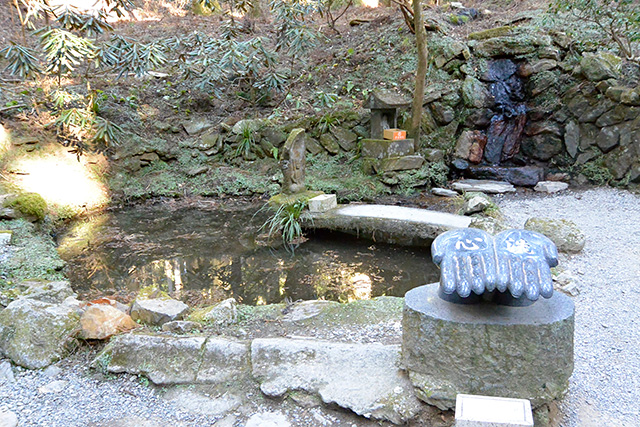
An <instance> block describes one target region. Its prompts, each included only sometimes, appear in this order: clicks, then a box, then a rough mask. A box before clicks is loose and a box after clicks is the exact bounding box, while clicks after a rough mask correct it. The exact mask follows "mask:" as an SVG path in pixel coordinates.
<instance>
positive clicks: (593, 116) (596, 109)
mask: <svg viewBox="0 0 640 427" xmlns="http://www.w3.org/2000/svg"><path fill="white" fill-rule="evenodd" d="M615 107H616V103H614V102H613V101H611V100H610V99H608V98H605V99H601V100H599V101H598V102H597V103H595V104H593V103H591V102H590V103H589V104H588V105H587V108H586V111H585V112H584V113H582V114H580V115H579V116H578V122H579V123H593V122H595V121H597V120H598V119H599V118H600V117H601V116H603V115H604V114H606V113H608V112H609V111H611V110H612V109H613V108H615ZM623 107H624V106H623ZM607 117H608V116H607ZM605 120H606V121H607V122H609V121H610V120H611V119H609V118H605ZM610 124H612V123H610ZM598 126H600V125H598Z"/></svg>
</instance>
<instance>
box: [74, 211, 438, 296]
mask: <svg viewBox="0 0 640 427" xmlns="http://www.w3.org/2000/svg"><path fill="white" fill-rule="evenodd" d="M145 215H153V212H147V213H145ZM189 218H191V217H185V218H184V219H183V220H184V221H185V223H184V224H183V223H175V221H177V220H175V218H173V220H175V221H174V222H172V217H171V216H169V217H167V216H158V217H157V218H156V217H151V219H146V220H143V218H142V217H140V216H139V215H138V216H134V217H133V220H128V221H129V222H130V224H128V225H127V224H125V223H124V220H123V221H121V222H120V223H118V221H115V225H114V224H113V223H112V222H110V221H111V220H109V221H107V216H104V217H102V218H99V221H97V222H96V223H95V224H86V223H85V224H81V225H82V227H84V228H82V227H81V228H77V229H74V230H76V231H73V230H72V232H70V233H67V234H66V235H65V236H64V237H63V239H62V240H61V249H62V250H61V252H62V251H66V255H65V256H63V258H64V259H66V260H67V261H68V262H69V264H68V268H67V273H68V274H69V276H70V278H71V279H72V283H74V286H78V287H79V288H83V287H84V289H87V288H93V289H94V290H95V292H94V293H92V294H91V295H92V296H102V295H113V294H116V295H122V296H126V297H132V296H134V295H135V292H136V291H137V290H138V289H140V288H146V287H149V286H153V287H156V288H157V289H158V290H161V291H165V292H168V293H170V294H172V296H174V297H177V298H180V299H182V300H184V301H186V302H188V303H192V304H198V303H213V302H216V301H221V300H223V299H225V298H228V297H230V296H233V297H235V298H236V299H238V300H239V301H240V302H242V303H245V304H252V305H255V304H266V303H277V302H282V301H283V300H285V299H291V300H294V301H295V300H299V299H302V300H309V299H316V298H321V299H326V300H336V301H352V300H356V299H367V298H371V297H375V296H378V295H398V296H400V295H403V294H404V292H406V291H407V290H408V289H410V288H412V287H415V286H417V285H421V284H424V283H427V280H429V279H431V276H434V277H437V273H435V274H434V273H432V272H430V271H429V268H428V267H426V266H425V263H426V261H425V260H424V258H425V257H426V256H427V255H428V254H427V255H425V254H422V253H420V252H419V251H418V252H416V251H415V250H409V249H405V248H393V247H386V246H384V245H378V244H370V243H369V244H368V245H363V244H362V242H361V241H355V240H353V241H344V239H341V238H338V239H336V238H335V237H332V238H330V239H322V238H314V239H312V240H310V241H308V242H306V243H305V244H303V245H301V246H300V247H299V248H298V249H297V250H296V251H295V254H294V255H292V254H290V253H288V252H286V251H285V250H275V249H269V248H264V247H260V248H256V245H255V241H254V239H253V235H251V236H250V237H251V238H249V237H247V236H249V234H248V233H247V230H248V229H249V228H250V224H249V222H248V221H244V220H243V219H242V218H241V217H240V218H234V222H233V224H232V223H231V222H229V221H230V220H229V219H228V218H225V219H224V221H222V220H220V218H217V219H216V221H218V222H217V223H216V224H218V225H220V224H224V225H225V226H228V227H229V228H225V227H218V226H216V227H209V225H210V224H209V223H207V222H206V221H205V220H198V219H196V220H194V219H193V218H191V219H189ZM194 221H195V222H196V223H197V224H195V225H194ZM243 221H244V222H243ZM141 222H142V224H141ZM227 223H228V224H227ZM237 223H239V225H238V224H237ZM96 224H97V225H96ZM194 226H197V227H199V228H198V229H197V230H198V231H197V232H196V231H192V230H193V229H192V228H189V227H194ZM233 227H235V228H233ZM242 227H244V228H242ZM256 229H257V228H256ZM96 230H97V231H96ZM202 230H206V231H202ZM253 231H254V232H255V230H253ZM432 270H434V271H435V267H433V268H432ZM436 280H437V279H436Z"/></svg>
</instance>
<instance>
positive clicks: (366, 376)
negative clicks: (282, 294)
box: [251, 338, 420, 423]
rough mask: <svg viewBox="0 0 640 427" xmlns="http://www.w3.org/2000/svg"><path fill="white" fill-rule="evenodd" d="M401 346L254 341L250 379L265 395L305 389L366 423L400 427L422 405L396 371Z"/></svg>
mask: <svg viewBox="0 0 640 427" xmlns="http://www.w3.org/2000/svg"><path fill="white" fill-rule="evenodd" d="M399 359H400V348H399V346H393V345H390V346H384V345H381V344H345V343H330V342H322V341H313V340H291V339H281V338H272V339H256V340H254V341H253V343H252V345H251V364H252V366H253V375H254V377H255V378H257V379H258V381H260V389H261V390H262V392H263V393H265V394H266V395H267V396H283V395H285V394H286V393H287V392H290V391H295V390H303V391H305V392H307V393H313V394H318V395H319V396H320V398H321V399H322V401H323V402H325V403H327V404H336V405H338V406H341V407H343V408H347V409H350V410H352V411H353V412H355V413H356V414H358V415H361V416H364V417H366V418H374V419H382V420H388V421H391V422H394V423H403V422H406V421H407V420H409V419H411V418H413V417H414V416H415V415H416V414H417V413H418V411H419V410H420V404H419V402H418V401H417V399H416V398H415V396H414V395H413V392H412V387H411V384H410V383H409V381H408V379H407V377H406V376H405V375H404V373H403V372H402V371H401V370H400V368H399V365H398V362H399Z"/></svg>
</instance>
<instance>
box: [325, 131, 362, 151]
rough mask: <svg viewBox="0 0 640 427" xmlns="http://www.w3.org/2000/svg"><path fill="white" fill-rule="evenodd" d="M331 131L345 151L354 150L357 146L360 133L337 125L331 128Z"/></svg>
mask: <svg viewBox="0 0 640 427" xmlns="http://www.w3.org/2000/svg"><path fill="white" fill-rule="evenodd" d="M331 133H332V134H333V136H335V138H336V140H337V141H338V145H339V146H340V147H341V148H342V149H343V150H344V151H353V149H355V148H356V141H357V140H358V135H356V134H355V133H354V132H351V131H350V130H348V129H344V128H341V127H336V128H333V129H331Z"/></svg>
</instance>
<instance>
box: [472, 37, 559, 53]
mask: <svg viewBox="0 0 640 427" xmlns="http://www.w3.org/2000/svg"><path fill="white" fill-rule="evenodd" d="M549 44H551V40H550V38H549V39H547V38H542V37H537V36H534V35H525V34H519V35H517V36H513V37H512V36H503V37H493V38H490V39H487V40H482V41H480V42H478V43H477V44H476V45H475V46H474V47H473V51H474V52H475V53H476V54H477V55H479V56H485V57H496V56H518V55H526V54H529V53H533V52H534V51H535V50H536V49H537V47H538V46H544V45H549Z"/></svg>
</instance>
